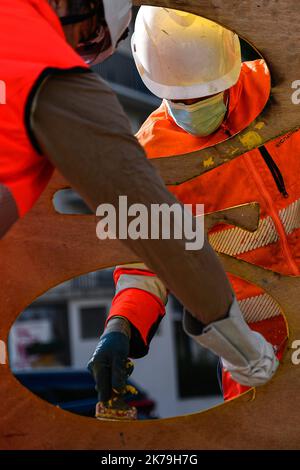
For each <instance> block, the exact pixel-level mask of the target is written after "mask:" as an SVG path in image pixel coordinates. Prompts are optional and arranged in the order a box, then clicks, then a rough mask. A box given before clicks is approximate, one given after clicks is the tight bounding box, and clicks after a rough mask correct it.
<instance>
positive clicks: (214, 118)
mask: <svg viewBox="0 0 300 470" xmlns="http://www.w3.org/2000/svg"><path fill="white" fill-rule="evenodd" d="M165 103H166V105H167V109H168V113H169V115H170V116H171V117H172V118H173V119H174V121H175V122H176V124H177V125H178V126H179V127H181V128H182V129H184V130H185V131H186V132H188V133H189V134H192V135H196V136H199V137H205V136H208V135H210V134H212V133H213V132H215V131H216V130H217V129H218V128H219V127H220V125H221V124H222V122H223V120H224V117H225V114H226V112H227V105H225V104H224V92H222V93H219V94H218V95H215V96H212V97H211V98H207V99H206V100H202V101H199V102H197V103H194V104H184V103H173V102H172V101H169V100H165Z"/></svg>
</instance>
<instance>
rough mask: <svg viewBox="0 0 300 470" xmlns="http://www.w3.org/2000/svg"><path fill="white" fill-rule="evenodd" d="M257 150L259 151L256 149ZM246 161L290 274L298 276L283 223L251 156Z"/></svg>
mask: <svg viewBox="0 0 300 470" xmlns="http://www.w3.org/2000/svg"><path fill="white" fill-rule="evenodd" d="M258 150H260V149H258ZM246 161H247V165H248V166H249V167H250V168H251V170H252V174H253V177H254V180H255V181H256V183H257V185H258V187H259V188H260V192H261V195H262V196H263V197H264V199H265V201H266V203H267V204H268V206H269V211H270V215H271V218H272V220H273V222H274V224H275V227H276V230H277V233H278V234H279V238H280V242H281V245H282V250H283V253H284V255H285V257H286V260H287V262H288V264H289V266H290V269H291V274H292V275H294V276H299V269H298V266H297V264H296V263H295V261H294V259H293V256H292V254H291V251H290V248H289V244H288V241H287V238H286V237H287V234H286V233H285V229H284V226H283V223H282V221H281V219H280V217H279V215H278V212H277V210H276V209H275V207H274V203H273V199H272V197H271V195H270V194H269V191H268V190H267V189H266V187H265V185H264V182H263V181H262V178H261V176H260V174H259V172H258V171H257V168H256V166H255V164H254V162H253V161H252V159H251V156H249V157H248V158H247V159H246Z"/></svg>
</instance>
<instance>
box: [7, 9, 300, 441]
mask: <svg viewBox="0 0 300 470" xmlns="http://www.w3.org/2000/svg"><path fill="white" fill-rule="evenodd" d="M135 3H136V4H137V5H138V4H141V3H148V4H156V5H163V6H169V7H175V8H182V9H184V8H185V9H189V10H190V11H192V12H194V13H199V14H202V15H203V16H206V17H207V18H210V19H213V20H216V21H218V22H220V23H222V24H224V25H225V26H227V27H230V28H232V29H234V30H235V31H236V32H238V33H239V34H240V35H241V36H243V37H244V38H246V39H248V40H249V41H250V42H252V43H253V44H254V45H255V46H256V47H257V48H258V49H259V50H260V52H261V53H262V54H263V56H264V57H265V58H266V60H267V61H268V64H269V66H270V69H271V73H272V76H273V82H274V83H273V88H272V100H271V103H270V105H269V106H268V107H267V108H266V109H265V111H264V112H263V115H262V116H260V117H259V118H258V120H257V122H264V126H263V127H261V126H259V129H258V128H256V127H255V126H257V122H254V123H253V124H252V125H251V126H250V128H248V129H247V130H245V131H244V132H243V133H242V136H243V137H245V135H246V136H247V133H249V132H251V133H253V132H255V134H250V137H249V135H248V137H249V138H247V139H245V138H242V139H240V137H235V138H233V139H231V140H230V141H227V142H225V143H222V144H219V145H218V146H216V147H215V148H213V149H209V150H205V151H203V152H196V153H194V154H191V155H186V156H185V158H183V159H182V158H181V157H180V164H179V157H178V158H175V157H172V158H171V157H169V158H165V159H163V160H162V159H159V160H158V161H157V162H156V164H157V166H158V167H159V170H160V171H161V173H162V175H163V177H164V178H165V180H166V182H168V183H174V182H179V181H183V180H186V179H188V178H190V177H193V176H196V175H199V174H201V173H203V171H204V168H203V166H202V160H203V156H204V157H205V158H207V157H208V156H212V158H213V160H214V166H218V165H220V164H222V163H224V162H225V161H227V160H228V159H230V158H233V157H236V156H237V155H239V154H241V153H244V152H245V151H246V150H248V148H245V146H244V145H243V144H242V141H244V142H246V141H247V142H248V143H249V146H250V148H252V147H253V148H254V147H255V146H257V144H258V142H259V144H261V143H263V142H266V141H268V140H270V139H272V138H274V137H275V136H277V135H281V134H283V133H285V132H287V131H289V130H291V129H294V128H296V127H298V126H299V107H297V106H295V105H292V104H291V93H292V90H291V83H292V82H293V81H294V80H296V79H297V78H300V77H297V74H298V67H297V50H296V48H295V45H294V41H295V39H296V37H297V36H298V37H299V36H300V34H299V28H300V26H299V23H298V17H299V15H298V6H297V3H296V2H294V1H293V0H278V1H271V0H270V1H268V0H257V1H256V2H249V1H248V0H247V1H246V0H238V1H236V0H231V1H229V0H211V1H208V0H203V1H202V0H182V1H175V0H174V1H167V0H165V1H154V0H152V1H149V2H147V1H142V2H138V1H136V2H135ZM278 18H280V22H279V21H278ZM283 45H284V54H283ZM257 134H258V135H259V137H257ZM250 144H251V145H250ZM233 148H234V149H236V150H234V154H233V153H230V152H233ZM65 186H66V184H65V183H64V182H63V181H62V180H61V178H60V177H58V176H56V178H55V179H53V180H52V181H51V183H50V185H49V187H48V188H47V190H46V191H45V193H44V194H43V196H42V197H41V199H40V201H39V203H38V204H37V205H36V207H35V209H34V210H33V211H31V212H30V213H29V214H27V216H26V217H25V218H24V219H23V220H21V221H19V222H18V223H17V224H16V225H15V226H14V228H13V229H12V230H11V231H10V232H9V233H8V235H7V236H6V237H5V238H4V239H3V240H1V241H0V259H1V267H0V298H1V304H0V340H1V341H5V343H6V344H7V339H8V334H9V330H10V328H11V326H12V324H13V323H14V321H15V319H16V318H17V316H18V315H19V313H20V312H21V311H22V310H23V309H24V308H25V307H26V306H28V305H29V304H30V303H31V302H32V301H33V300H35V299H36V298H37V297H38V296H39V295H41V294H42V293H44V292H45V291H47V290H48V289H50V288H51V287H54V286H55V285H57V284H60V283H61V282H63V281H66V280H68V279H70V278H72V277H75V276H78V275H81V274H84V273H87V272H90V271H94V270H96V269H101V268H104V267H108V266H114V265H116V264H121V263H125V262H134V261H138V260H136V259H135V257H134V255H133V254H132V253H131V252H130V251H128V250H127V249H125V247H124V246H123V245H122V244H121V242H119V241H116V240H111V241H106V242H99V241H98V240H97V238H96V236H95V225H96V224H95V219H94V217H93V216H64V215H60V214H57V213H55V211H54V209H53V206H52V197H53V194H54V193H55V192H56V191H57V190H58V189H62V188H64V187H65ZM231 211H232V212H231V213H229V214H228V212H227V214H226V213H225V214H224V213H222V214H218V215H211V217H210V221H209V223H208V225H210V226H211V225H212V224H214V223H216V222H217V221H218V220H222V221H225V222H226V221H227V222H231V223H235V224H237V225H240V226H242V227H243V228H248V229H250V230H254V229H255V226H256V225H255V224H257V208H256V207H255V206H253V207H251V208H250V212H249V207H248V208H245V207H244V208H242V211H243V214H246V216H245V215H244V216H243V218H242V220H241V218H240V216H239V215H238V214H237V209H231ZM252 211H254V212H252ZM252 214H254V215H252ZM221 259H222V261H223V263H224V266H225V268H226V270H227V271H228V272H231V273H233V274H236V275H238V276H240V277H242V278H244V279H247V280H249V281H251V282H253V283H255V284H257V285H259V286H260V287H262V288H263V289H264V290H265V291H266V292H267V293H269V294H270V295H271V296H272V297H274V299H275V300H277V302H278V303H279V304H280V305H281V307H282V308H283V310H284V312H285V315H286V318H287V320H288V324H289V328H290V339H289V346H288V348H287V351H286V353H285V356H284V358H283V360H282V365H281V367H280V370H279V372H278V373H277V374H276V376H275V378H274V379H273V380H272V381H271V383H269V384H268V385H266V386H264V387H262V388H259V389H257V390H256V393H254V391H253V390H252V391H250V392H247V393H246V394H244V395H242V396H241V397H239V398H237V399H235V400H233V401H230V402H228V403H226V404H224V405H221V406H218V407H215V408H213V409H210V410H208V411H205V412H201V413H196V414H193V415H188V416H182V417H177V418H172V419H165V420H154V421H148V422H145V421H141V422H135V423H125V422H124V423H116V422H99V421H96V420H93V419H88V418H83V417H79V416H76V415H74V414H71V413H68V412H65V411H62V410H60V409H58V408H56V407H54V406H52V405H50V404H48V403H47V402H45V401H42V400H40V399H39V398H38V397H36V396H35V395H33V394H32V393H31V392H29V391H28V390H27V389H25V388H24V387H23V386H22V385H21V384H20V383H19V382H18V381H17V380H16V379H15V378H14V377H13V375H12V373H11V371H10V368H9V365H8V364H1V362H0V448H1V449H173V448H175V449H189V448H190V449H239V448H244V449H253V448H255V449H263V448H272V449H280V448H284V449H291V448H299V442H300V406H299V405H300V393H299V390H300V373H299V371H300V369H299V367H300V366H296V365H293V364H292V361H291V354H292V352H293V350H292V349H291V345H292V344H293V341H294V340H297V339H300V316H299V314H298V309H299V306H300V279H299V278H295V277H288V276H280V275H278V274H275V273H272V272H270V271H266V270H264V269H262V268H258V267H255V266H253V265H250V264H247V263H246V262H243V261H238V260H236V259H234V258H231V257H228V256H225V255H222V256H221ZM1 344H2V343H1ZM2 362H3V361H2Z"/></svg>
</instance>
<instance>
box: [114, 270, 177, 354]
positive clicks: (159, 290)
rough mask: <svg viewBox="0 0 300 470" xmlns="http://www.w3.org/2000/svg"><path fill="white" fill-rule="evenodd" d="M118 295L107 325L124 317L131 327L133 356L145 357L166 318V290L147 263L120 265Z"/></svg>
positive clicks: (116, 272)
mask: <svg viewBox="0 0 300 470" xmlns="http://www.w3.org/2000/svg"><path fill="white" fill-rule="evenodd" d="M114 281H115V285H116V294H115V297H114V299H113V302H112V306H111V310H110V312H109V316H108V319H107V322H109V321H111V319H112V318H115V317H123V318H126V319H127V320H128V322H129V323H130V325H131V341H130V354H129V355H130V357H133V358H137V357H142V356H145V355H146V354H147V352H148V349H149V344H150V342H151V339H152V338H153V336H154V335H155V333H156V330H157V328H158V326H159V323H160V321H161V320H162V318H163V316H164V315H165V304H166V302H167V296H168V294H167V289H166V287H165V285H164V284H163V282H162V281H161V280H160V279H159V278H158V277H157V276H156V275H155V274H154V273H153V272H152V271H150V270H149V269H148V268H147V267H146V266H145V265H144V264H142V263H136V264H128V265H124V266H118V267H117V268H116V269H115V272H114Z"/></svg>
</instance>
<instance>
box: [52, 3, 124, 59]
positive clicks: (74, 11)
mask: <svg viewBox="0 0 300 470" xmlns="http://www.w3.org/2000/svg"><path fill="white" fill-rule="evenodd" d="M131 15H132V0H69V2H68V8H67V13H66V16H60V20H61V23H62V24H63V26H66V25H70V24H76V23H81V22H83V21H86V20H89V19H93V18H95V25H96V27H95V30H94V31H93V30H92V31H91V38H90V39H85V40H84V41H82V42H81V43H80V44H78V46H77V48H76V51H77V52H78V54H80V55H81V56H82V58H83V59H84V60H85V61H86V62H87V63H88V64H90V65H94V64H97V63H99V62H102V61H103V60H105V59H106V58H107V57H108V56H110V55H111V54H113V52H114V51H115V49H116V47H117V45H118V42H119V41H120V40H121V39H122V38H123V37H124V36H125V34H126V30H127V31H128V26H129V23H130V20H131Z"/></svg>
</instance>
